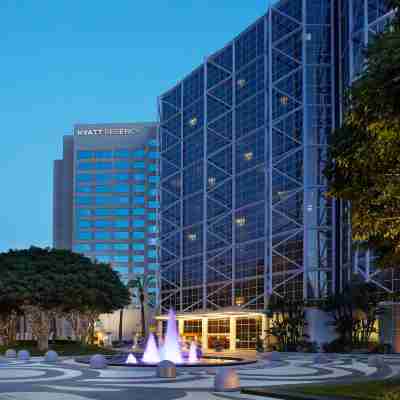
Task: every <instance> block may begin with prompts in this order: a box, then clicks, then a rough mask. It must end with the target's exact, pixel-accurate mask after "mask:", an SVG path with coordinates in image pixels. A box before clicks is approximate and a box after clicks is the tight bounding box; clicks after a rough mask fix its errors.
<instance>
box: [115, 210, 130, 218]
mask: <svg viewBox="0 0 400 400" xmlns="http://www.w3.org/2000/svg"><path fill="white" fill-rule="evenodd" d="M114 211H115V215H116V216H118V217H126V216H129V208H116V209H115V210H114Z"/></svg>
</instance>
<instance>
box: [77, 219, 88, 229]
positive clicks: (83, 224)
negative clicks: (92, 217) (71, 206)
mask: <svg viewBox="0 0 400 400" xmlns="http://www.w3.org/2000/svg"><path fill="white" fill-rule="evenodd" d="M77 225H78V228H90V225H91V222H90V221H88V220H82V219H78V224H77Z"/></svg>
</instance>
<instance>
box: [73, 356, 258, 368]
mask: <svg viewBox="0 0 400 400" xmlns="http://www.w3.org/2000/svg"><path fill="white" fill-rule="evenodd" d="M131 354H133V355H134V356H135V358H136V359H137V360H138V363H137V364H127V363H126V360H127V358H128V355H129V354H127V353H120V354H116V355H113V356H106V359H107V362H108V365H109V366H117V367H127V368H132V367H133V368H146V367H153V368H154V367H157V366H158V363H153V364H152V363H144V362H142V361H140V360H141V359H142V357H143V354H142V353H131ZM75 361H76V362H79V363H82V364H89V362H90V357H86V356H81V357H76V358H75ZM255 362H257V360H255V359H245V358H239V357H229V356H202V357H201V359H200V360H199V361H198V362H196V363H190V362H189V360H186V359H184V360H183V362H182V363H177V364H176V367H178V368H193V367H222V366H223V367H225V366H226V367H228V366H235V365H247V364H253V363H255Z"/></svg>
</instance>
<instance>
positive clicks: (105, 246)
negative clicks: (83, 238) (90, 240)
mask: <svg viewBox="0 0 400 400" xmlns="http://www.w3.org/2000/svg"><path fill="white" fill-rule="evenodd" d="M94 249H95V250H96V251H108V250H110V249H111V245H110V244H109V243H96V244H95V245H94Z"/></svg>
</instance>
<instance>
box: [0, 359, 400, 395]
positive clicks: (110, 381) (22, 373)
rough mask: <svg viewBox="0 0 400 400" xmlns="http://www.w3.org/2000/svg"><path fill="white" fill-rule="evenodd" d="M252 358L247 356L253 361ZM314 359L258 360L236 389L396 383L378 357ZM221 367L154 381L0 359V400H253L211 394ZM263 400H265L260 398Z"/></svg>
mask: <svg viewBox="0 0 400 400" xmlns="http://www.w3.org/2000/svg"><path fill="white" fill-rule="evenodd" d="M254 354H255V353H252V356H254ZM315 357H316V355H315V354H301V353H298V354H288V353H285V354H281V355H280V357H279V358H280V359H278V360H277V361H268V360H266V359H263V358H262V357H261V356H260V357H258V360H257V362H256V363H255V364H250V365H246V366H241V367H236V370H237V372H238V375H239V377H240V384H241V389H246V388H260V387H267V388H269V390H272V391H273V390H276V391H279V390H280V391H282V392H283V391H284V390H286V389H287V388H290V386H291V385H304V384H315V383H348V382H353V381H361V382H362V381H368V380H374V379H375V380H376V379H387V378H393V377H396V376H397V377H398V376H399V372H400V357H399V356H395V355H388V356H383V359H384V364H383V365H382V366H379V367H376V366H371V365H369V364H371V363H369V362H368V356H366V355H343V354H330V355H328V357H329V361H328V362H326V363H325V362H324V363H321V364H318V363H317V361H318V360H317V359H316V358H315ZM221 368H223V367H212V368H211V367H208V368H205V367H191V368H179V369H178V373H177V377H176V378H175V379H165V378H164V379H161V378H158V377H157V374H156V369H155V368H144V369H143V368H142V369H141V368H136V367H129V368H127V367H108V368H106V369H101V370H96V369H90V368H89V367H87V366H84V365H82V364H80V363H77V362H76V361H75V360H74V359H73V358H69V357H65V358H62V359H60V361H59V362H58V363H46V362H44V361H43V358H41V357H34V358H32V359H31V360H29V361H26V362H24V361H17V360H10V359H6V358H4V357H0V399H2V400H3V399H7V400H11V399H20V400H31V399H40V400H63V399H70V400H85V399H101V400H106V399H115V398H118V399H122V400H124V399H132V398H134V399H138V400H141V399H146V400H152V399H168V400H169V399H171V400H172V399H193V400H196V399H204V400H207V399H213V400H216V399H248V400H250V399H257V398H261V397H259V396H254V395H250V394H245V393H240V392H239V391H235V392H226V393H216V392H214V378H215V374H216V373H217V372H218V371H219V370H220V369H221ZM263 398H264V399H268V397H263Z"/></svg>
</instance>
